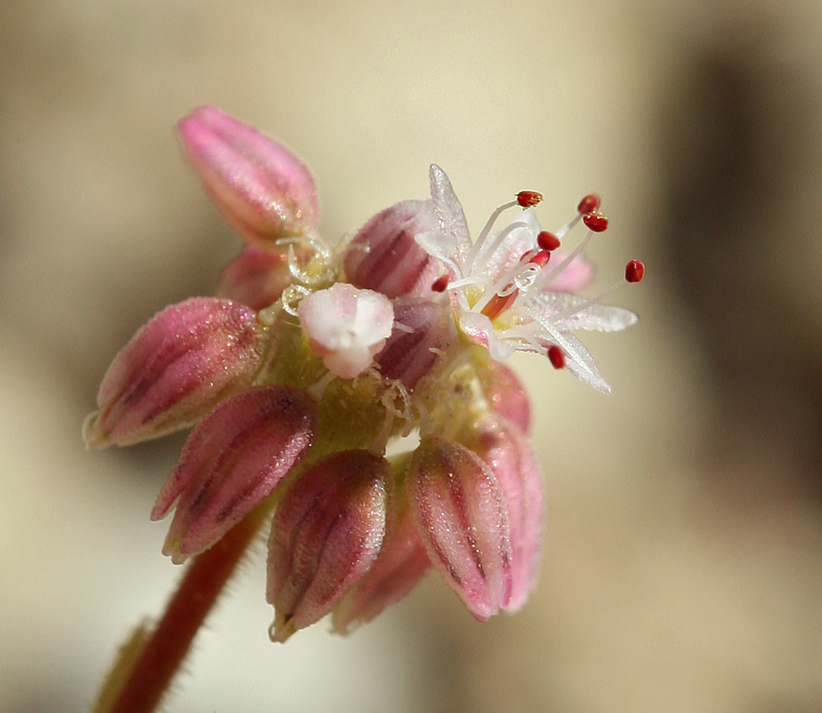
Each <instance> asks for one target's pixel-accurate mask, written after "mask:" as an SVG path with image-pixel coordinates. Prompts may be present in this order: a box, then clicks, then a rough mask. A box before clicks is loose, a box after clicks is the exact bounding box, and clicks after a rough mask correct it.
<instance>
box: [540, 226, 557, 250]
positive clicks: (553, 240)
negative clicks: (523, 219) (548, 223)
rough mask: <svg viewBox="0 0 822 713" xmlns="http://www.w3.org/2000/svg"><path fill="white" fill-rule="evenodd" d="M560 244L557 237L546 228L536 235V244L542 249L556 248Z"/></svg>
mask: <svg viewBox="0 0 822 713" xmlns="http://www.w3.org/2000/svg"><path fill="white" fill-rule="evenodd" d="M561 244H562V243H561V242H560V240H559V238H558V237H557V236H556V235H554V234H553V233H549V232H548V231H547V230H543V231H542V232H541V233H540V234H539V235H537V245H538V246H539V247H540V248H541V249H542V250H549V251H550V250H556V249H557V248H558V247H559V246H560V245H561Z"/></svg>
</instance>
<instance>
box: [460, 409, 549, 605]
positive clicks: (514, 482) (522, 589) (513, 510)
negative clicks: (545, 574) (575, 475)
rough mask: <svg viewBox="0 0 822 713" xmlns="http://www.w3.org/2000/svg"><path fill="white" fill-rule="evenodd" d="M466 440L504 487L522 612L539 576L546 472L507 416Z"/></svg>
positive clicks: (516, 600)
mask: <svg viewBox="0 0 822 713" xmlns="http://www.w3.org/2000/svg"><path fill="white" fill-rule="evenodd" d="M461 441H462V442H463V443H464V444H465V445H466V446H468V447H469V448H470V449H471V450H472V451H474V453H476V454H477V455H478V456H479V457H480V458H482V460H483V461H485V462H486V463H487V464H488V466H489V467H490V468H491V470H492V471H493V473H494V475H495V476H496V478H497V482H498V483H499V484H500V487H501V488H502V492H503V495H504V496H505V503H506V505H507V508H508V520H509V523H510V527H511V550H512V557H511V573H512V580H513V587H512V591H511V600H510V601H509V602H508V605H507V606H506V607H505V608H506V609H508V610H509V611H516V610H517V609H519V608H520V607H521V606H522V605H523V604H525V601H526V599H527V598H528V595H529V594H530V592H531V590H532V589H533V587H534V584H535V583H536V580H537V575H538V574H539V555H540V549H541V546H542V531H543V512H544V500H545V496H544V494H543V484H542V474H541V473H540V469H539V465H538V464H537V459H536V458H535V456H534V452H533V451H532V450H531V447H530V446H529V445H528V443H527V441H526V439H525V437H524V436H523V434H522V432H521V431H520V429H519V427H518V426H516V425H515V424H513V423H511V422H510V421H506V420H505V419H504V418H499V417H497V418H491V419H488V420H486V421H484V422H482V423H479V424H476V425H475V426H474V427H473V428H472V429H471V430H470V432H469V433H467V434H465V436H464V438H462V439H461Z"/></svg>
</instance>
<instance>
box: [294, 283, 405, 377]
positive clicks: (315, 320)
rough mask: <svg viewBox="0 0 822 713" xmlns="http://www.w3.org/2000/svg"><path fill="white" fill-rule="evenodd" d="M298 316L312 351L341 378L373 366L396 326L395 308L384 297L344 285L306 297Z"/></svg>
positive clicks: (353, 375) (301, 303)
mask: <svg viewBox="0 0 822 713" xmlns="http://www.w3.org/2000/svg"><path fill="white" fill-rule="evenodd" d="M297 314H298V316H299V318H300V324H301V326H302V328H303V331H304V332H305V334H306V336H307V337H308V342H309V344H310V346H311V349H312V350H313V351H314V353H315V354H317V355H318V356H321V357H323V363H324V364H325V366H326V368H328V370H329V371H330V372H331V373H332V374H334V375H335V376H339V377H340V378H342V379H352V378H353V377H355V376H357V375H358V374H361V373H362V372H363V371H365V370H366V369H367V368H368V367H369V366H370V365H371V362H372V361H373V360H374V355H375V354H376V353H377V352H379V351H380V349H382V348H383V346H384V345H385V340H386V339H388V337H389V336H390V335H391V328H392V326H393V324H394V309H393V307H392V306H391V302H390V300H389V299H388V298H387V297H386V296H385V295H383V294H380V293H379V292H374V291H373V290H360V289H357V288H356V287H354V286H353V285H348V284H345V283H341V282H338V283H336V284H334V285H332V286H331V287H330V288H328V289H327V290H318V291H317V292H314V293H312V294H310V295H309V296H308V297H306V298H304V299H303V300H302V301H301V302H300V306H299V308H298V310H297Z"/></svg>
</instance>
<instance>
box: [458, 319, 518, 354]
mask: <svg viewBox="0 0 822 713" xmlns="http://www.w3.org/2000/svg"><path fill="white" fill-rule="evenodd" d="M459 327H460V331H461V332H462V333H463V334H464V335H465V336H466V337H468V339H470V340H471V341H472V342H474V343H475V344H479V345H480V346H483V347H486V348H487V349H488V353H489V354H490V355H491V358H492V359H496V360H497V361H502V360H503V359H507V358H508V357H509V356H511V354H513V353H514V352H515V351H516V350H517V348H516V346H514V345H512V344H510V343H506V342H501V341H500V340H499V339H498V338H497V334H496V332H495V331H494V325H493V324H492V323H491V320H490V319H488V317H486V316H485V315H484V314H481V313H480V312H463V313H462V314H461V315H460V318H459Z"/></svg>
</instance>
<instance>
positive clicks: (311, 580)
mask: <svg viewBox="0 0 822 713" xmlns="http://www.w3.org/2000/svg"><path fill="white" fill-rule="evenodd" d="M389 472H390V467H389V465H388V461H386V460H385V459H384V458H378V457H376V456H373V455H371V454H370V453H368V452H367V451H344V452H341V453H335V454H334V455H331V456H328V457H327V458H325V459H323V460H321V461H320V462H319V463H317V464H316V465H314V466H313V467H312V468H311V469H310V470H309V471H308V472H306V473H304V474H303V475H302V476H300V478H298V479H297V481H296V482H295V483H294V485H292V486H291V487H290V488H289V490H288V491H287V492H286V494H285V495H284V496H283V499H282V502H281V503H280V504H279V506H278V508H277V511H276V513H275V514H274V522H273V523H272V525H271V538H270V540H269V547H268V587H267V598H268V602H269V603H270V604H273V605H274V608H275V621H274V625H273V626H272V628H271V632H270V633H271V638H272V640H273V641H280V642H282V641H285V640H286V639H288V637H289V636H291V635H292V634H293V633H294V632H295V631H297V630H299V629H303V628H305V627H306V626H309V625H311V624H313V623H314V622H316V621H319V620H320V619H321V618H322V617H324V616H325V615H326V614H328V612H330V611H331V609H332V608H333V607H334V605H335V604H336V603H337V602H338V601H339V600H340V599H341V598H342V596H343V595H344V594H345V592H346V591H347V590H348V589H349V588H350V587H351V586H352V585H353V584H354V583H355V582H356V581H357V580H358V579H359V578H360V577H362V576H363V575H364V574H365V573H366V572H367V571H368V570H369V568H370V567H371V565H372V564H373V563H374V561H375V560H376V559H377V555H378V554H379V551H380V547H381V546H382V542H383V537H384V536H385V521H386V492H385V482H386V478H387V477H388V474H389Z"/></svg>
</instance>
